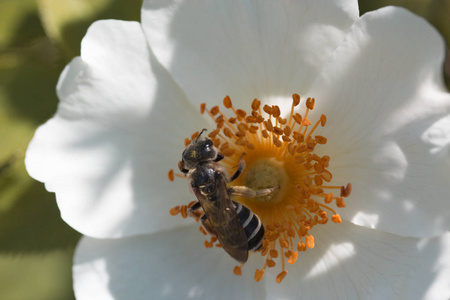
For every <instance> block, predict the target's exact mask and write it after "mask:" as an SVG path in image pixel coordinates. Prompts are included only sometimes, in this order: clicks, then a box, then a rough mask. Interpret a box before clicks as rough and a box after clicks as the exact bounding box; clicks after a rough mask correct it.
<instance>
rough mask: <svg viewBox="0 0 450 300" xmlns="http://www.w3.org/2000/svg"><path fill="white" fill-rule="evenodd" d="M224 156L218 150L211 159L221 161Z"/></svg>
mask: <svg viewBox="0 0 450 300" xmlns="http://www.w3.org/2000/svg"><path fill="white" fill-rule="evenodd" d="M224 158H225V155H223V154H222V153H221V152H219V153H217V157H216V159H214V160H213V162H218V161H221V160H222V159H224Z"/></svg>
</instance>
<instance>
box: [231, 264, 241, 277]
mask: <svg viewBox="0 0 450 300" xmlns="http://www.w3.org/2000/svg"><path fill="white" fill-rule="evenodd" d="M233 273H234V275H237V276H241V275H242V269H241V267H240V266H235V267H234V269H233Z"/></svg>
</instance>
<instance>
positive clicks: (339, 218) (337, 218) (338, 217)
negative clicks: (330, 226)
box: [331, 214, 342, 223]
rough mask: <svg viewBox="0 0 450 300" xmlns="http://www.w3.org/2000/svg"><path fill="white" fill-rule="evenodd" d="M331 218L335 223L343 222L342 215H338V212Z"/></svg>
mask: <svg viewBox="0 0 450 300" xmlns="http://www.w3.org/2000/svg"><path fill="white" fill-rule="evenodd" d="M331 220H332V221H333V222H334V223H342V219H341V216H340V215H338V214H335V215H333V216H332V217H331Z"/></svg>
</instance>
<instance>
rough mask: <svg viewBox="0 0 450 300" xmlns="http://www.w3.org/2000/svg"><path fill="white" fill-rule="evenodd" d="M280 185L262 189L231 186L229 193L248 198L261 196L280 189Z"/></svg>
mask: <svg viewBox="0 0 450 300" xmlns="http://www.w3.org/2000/svg"><path fill="white" fill-rule="evenodd" d="M279 189H280V187H279V186H277V187H274V188H268V189H260V190H257V191H255V190H253V189H251V188H249V187H246V186H242V185H238V186H230V187H228V189H227V190H228V193H229V194H230V195H231V196H239V197H246V198H255V197H261V196H267V195H269V194H270V193H272V192H274V191H276V190H279Z"/></svg>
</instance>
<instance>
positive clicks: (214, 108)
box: [210, 106, 219, 116]
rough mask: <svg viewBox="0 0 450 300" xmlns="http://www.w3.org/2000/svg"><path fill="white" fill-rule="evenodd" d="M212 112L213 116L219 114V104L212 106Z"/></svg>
mask: <svg viewBox="0 0 450 300" xmlns="http://www.w3.org/2000/svg"><path fill="white" fill-rule="evenodd" d="M210 112H211V114H212V115H213V116H215V115H217V114H218V113H219V107H218V106H214V107H213V108H211V111H210Z"/></svg>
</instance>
